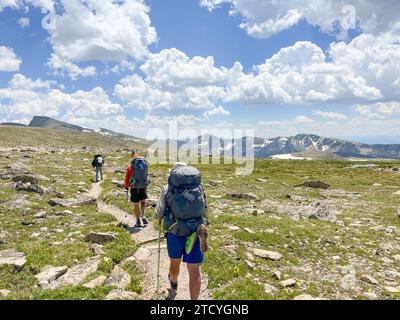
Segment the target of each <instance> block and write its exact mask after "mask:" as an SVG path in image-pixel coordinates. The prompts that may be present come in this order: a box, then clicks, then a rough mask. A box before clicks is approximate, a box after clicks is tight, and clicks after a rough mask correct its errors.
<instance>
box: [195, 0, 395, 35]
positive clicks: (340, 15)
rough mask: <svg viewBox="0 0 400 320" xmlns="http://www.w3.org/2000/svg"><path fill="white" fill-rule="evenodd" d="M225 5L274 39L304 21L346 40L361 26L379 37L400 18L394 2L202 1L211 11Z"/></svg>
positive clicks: (248, 28) (245, 25)
mask: <svg viewBox="0 0 400 320" xmlns="http://www.w3.org/2000/svg"><path fill="white" fill-rule="evenodd" d="M223 3H230V6H231V10H230V13H231V14H232V15H239V16H241V17H242V18H243V20H244V21H243V22H242V23H241V24H240V27H241V28H243V29H245V30H246V31H247V33H248V34H249V35H251V36H253V37H258V38H266V37H270V36H272V35H274V34H276V33H278V32H280V31H282V30H285V29H289V28H291V27H293V26H294V25H296V24H297V23H299V22H300V21H301V20H305V21H307V22H308V23H309V24H311V25H314V26H318V27H319V28H320V30H321V31H322V32H325V33H329V34H337V35H338V36H342V37H343V36H345V35H346V34H347V31H348V30H349V29H355V28H357V27H359V28H361V30H362V31H363V32H366V33H374V34H378V33H380V32H385V31H388V30H389V29H390V28H391V27H392V26H393V25H394V24H395V23H396V22H397V21H399V18H400V2H399V1H393V0H382V1H375V0H293V1H279V0H200V5H201V6H203V7H206V8H207V9H208V10H213V9H215V8H216V7H218V6H219V5H221V4H223Z"/></svg>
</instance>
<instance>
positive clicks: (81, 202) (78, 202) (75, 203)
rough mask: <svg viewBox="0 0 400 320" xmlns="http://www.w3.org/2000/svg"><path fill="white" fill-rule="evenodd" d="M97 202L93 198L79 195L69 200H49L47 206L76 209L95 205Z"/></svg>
mask: <svg viewBox="0 0 400 320" xmlns="http://www.w3.org/2000/svg"><path fill="white" fill-rule="evenodd" d="M96 203H97V200H96V198H94V197H91V196H88V195H81V196H79V197H78V198H76V199H74V198H69V199H51V200H50V201H49V205H51V206H52V207H56V206H59V207H65V208H76V207H80V206H85V205H91V204H96Z"/></svg>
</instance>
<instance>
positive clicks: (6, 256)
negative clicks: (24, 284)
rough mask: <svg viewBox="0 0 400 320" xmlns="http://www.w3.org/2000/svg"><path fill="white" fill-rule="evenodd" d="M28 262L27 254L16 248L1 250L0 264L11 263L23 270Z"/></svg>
mask: <svg viewBox="0 0 400 320" xmlns="http://www.w3.org/2000/svg"><path fill="white" fill-rule="evenodd" d="M25 263H26V254H25V253H23V252H17V251H16V250H14V249H8V250H3V251H0V265H10V266H13V267H15V268H16V269H17V270H21V269H22V268H23V267H24V265H25Z"/></svg>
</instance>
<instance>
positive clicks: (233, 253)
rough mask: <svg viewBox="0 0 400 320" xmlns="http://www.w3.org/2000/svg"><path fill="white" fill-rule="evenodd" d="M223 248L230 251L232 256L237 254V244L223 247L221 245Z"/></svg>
mask: <svg viewBox="0 0 400 320" xmlns="http://www.w3.org/2000/svg"><path fill="white" fill-rule="evenodd" d="M221 250H223V251H225V252H226V253H228V254H229V255H231V256H235V255H236V250H237V246H236V245H235V244H232V245H228V246H223V247H221Z"/></svg>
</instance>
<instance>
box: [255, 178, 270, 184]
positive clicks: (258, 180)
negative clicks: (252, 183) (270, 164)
mask: <svg viewBox="0 0 400 320" xmlns="http://www.w3.org/2000/svg"><path fill="white" fill-rule="evenodd" d="M256 181H257V182H261V183H266V182H268V179H264V178H260V179H256Z"/></svg>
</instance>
